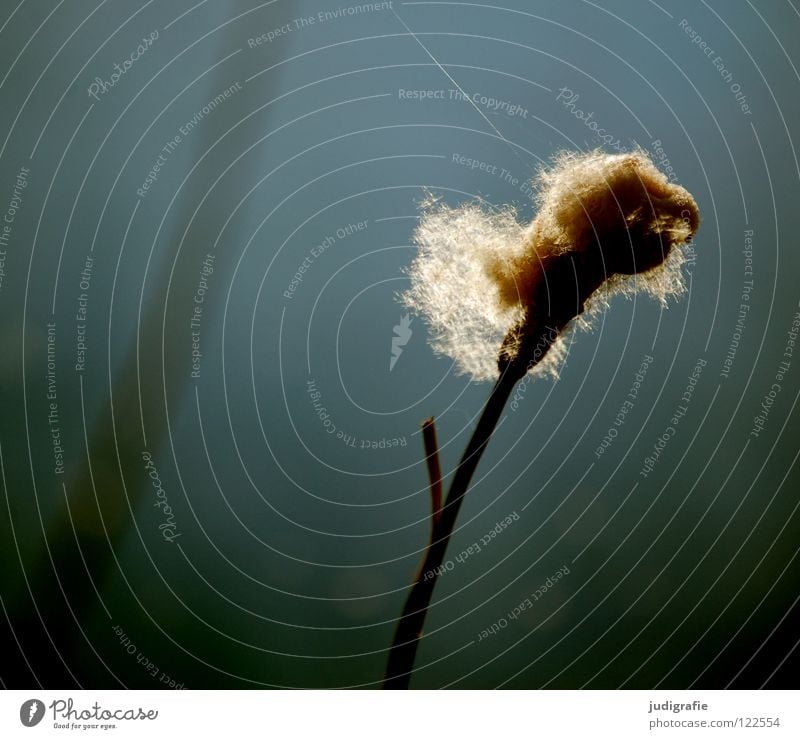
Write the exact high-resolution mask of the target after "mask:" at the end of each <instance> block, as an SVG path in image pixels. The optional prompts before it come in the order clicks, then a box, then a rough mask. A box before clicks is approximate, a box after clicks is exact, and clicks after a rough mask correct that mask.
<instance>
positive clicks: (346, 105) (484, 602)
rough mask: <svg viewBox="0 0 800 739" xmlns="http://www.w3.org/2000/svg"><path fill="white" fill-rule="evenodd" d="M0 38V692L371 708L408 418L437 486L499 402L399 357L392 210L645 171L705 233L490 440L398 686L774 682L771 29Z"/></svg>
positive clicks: (395, 26) (133, 6)
mask: <svg viewBox="0 0 800 739" xmlns="http://www.w3.org/2000/svg"><path fill="white" fill-rule="evenodd" d="M0 39H2V44H0V75H2V77H1V78H0V95H2V101H3V105H2V106H0V147H2V148H0V212H1V213H2V216H0V217H2V218H3V222H2V223H0V260H2V261H0V280H1V281H0V306H1V307H2V311H1V313H2V319H0V344H1V346H2V351H0V393H2V396H1V397H0V401H1V403H0V409H1V411H0V412H1V413H2V415H0V419H2V420H1V421H0V461H1V462H2V487H3V504H2V505H0V530H1V531H2V537H1V539H0V556H1V557H2V573H3V574H2V582H0V598H1V599H2V618H0V633H2V654H3V659H2V666H0V678H2V682H3V685H4V686H6V687H15V688H23V687H35V686H37V685H41V686H44V687H62V688H63V687H74V686H83V687H94V688H100V687H108V688H116V687H123V686H127V687H138V688H156V687H165V688H168V687H176V686H185V687H187V688H188V687H191V688H222V687H232V688H233V687H235V688H239V687H355V686H362V687H377V686H379V685H380V681H381V678H382V674H383V669H384V665H385V662H386V656H387V649H388V646H389V644H390V643H391V639H392V635H393V630H394V624H395V621H396V619H397V617H398V615H399V613H400V611H401V608H402V605H403V602H404V599H405V594H406V592H407V587H408V585H409V584H410V582H411V580H412V579H413V577H414V575H415V572H416V569H417V567H418V564H419V561H420V559H421V557H422V554H423V551H424V547H425V545H426V543H427V538H428V534H429V525H430V524H429V509H430V501H429V496H428V491H427V478H426V469H425V464H424V457H423V452H422V442H421V438H420V432H419V425H420V422H421V421H422V420H423V419H424V418H426V417H428V416H431V415H433V416H435V417H436V420H437V426H438V433H439V441H440V445H441V455H442V463H443V466H444V469H445V472H446V473H447V474H448V476H449V475H450V474H451V473H452V470H453V468H454V466H455V464H456V463H457V461H458V458H459V455H460V453H461V450H462V449H463V447H464V445H465V444H466V441H467V439H468V437H469V434H470V433H471V430H472V428H473V427H474V424H475V421H476V414H477V413H478V412H479V411H480V408H481V405H482V403H483V401H484V400H485V398H486V396H487V394H488V391H489V388H490V386H489V385H488V384H486V383H474V382H471V381H470V379H469V378H467V377H463V376H458V375H457V374H456V373H455V372H454V370H453V366H452V364H451V361H450V360H449V359H447V358H442V357H437V356H435V355H434V354H433V352H432V351H431V349H430V348H429V346H428V343H427V335H426V327H425V325H424V323H423V321H422V320H421V319H420V318H419V317H414V316H411V323H410V325H409V326H408V328H409V329H410V336H409V335H408V333H405V332H404V329H403V328H402V324H401V320H402V319H403V317H404V315H405V310H404V309H403V308H402V306H401V305H399V304H398V302H397V300H396V294H397V292H398V291H401V290H402V289H403V288H404V287H405V286H406V284H407V280H406V277H405V273H404V268H406V267H407V266H408V265H409V263H410V261H411V259H412V258H413V256H414V246H413V230H414V227H415V224H416V220H415V218H416V216H417V214H418V206H419V203H420V201H421V200H422V198H423V197H424V194H425V191H426V190H429V191H431V192H433V193H435V194H437V195H439V196H441V197H442V198H443V199H444V200H445V201H446V202H448V203H451V204H457V203H460V202H464V201H470V200H473V199H482V200H484V201H486V202H488V203H489V204H494V205H499V204H505V203H514V204H516V206H517V207H518V210H519V214H520V218H522V219H525V220H529V219H531V218H532V217H533V215H534V213H535V211H534V207H533V203H532V199H531V194H530V188H529V182H530V180H531V179H532V178H533V177H534V175H535V174H536V172H537V170H538V169H539V167H540V166H541V165H543V164H546V163H547V162H548V161H549V159H550V158H551V157H552V155H553V154H555V153H556V152H558V151H559V150H562V149H582V150H588V149H592V148H595V147H601V148H604V149H606V150H607V151H616V150H627V149H630V148H632V147H634V146H637V145H638V146H641V147H642V148H643V149H644V150H646V151H648V152H649V153H650V154H651V155H652V156H653V158H654V160H655V161H656V162H657V163H658V164H659V166H661V167H662V169H663V170H664V171H665V172H666V173H667V174H668V175H669V176H670V177H671V178H672V179H673V180H674V181H677V182H679V183H680V184H682V185H683V186H685V187H686V188H687V189H689V190H690V191H691V192H692V193H693V194H694V195H695V197H696V199H697V201H698V203H699V205H700V208H701V211H702V214H703V224H702V227H701V229H700V232H699V234H698V237H697V239H696V241H695V244H694V249H695V254H694V256H693V257H692V258H691V260H690V262H689V264H688V266H687V268H686V274H687V283H688V292H687V294H686V295H685V296H684V297H683V299H681V300H679V301H672V303H671V304H670V306H669V307H668V309H666V310H665V309H662V307H661V306H659V305H658V304H657V303H655V302H653V301H652V300H650V299H649V298H647V297H643V296H639V297H637V298H635V299H633V300H626V299H624V298H616V299H615V300H614V301H613V302H612V303H611V305H610V306H609V307H608V309H607V310H606V311H604V312H602V313H601V314H600V315H599V316H598V317H597V319H596V320H595V322H594V323H593V327H592V330H591V331H581V332H577V333H576V334H575V335H574V343H572V344H571V345H570V350H569V355H568V358H567V361H566V363H565V365H564V367H563V368H562V372H561V376H560V378H559V379H558V380H557V381H551V380H536V381H534V382H531V383H527V384H526V385H524V392H521V393H520V399H519V401H518V403H517V404H516V406H515V407H514V408H511V407H509V408H508V409H507V412H506V414H505V416H504V418H503V420H502V422H501V426H500V428H499V430H498V432H497V433H496V435H495V437H494V438H493V440H492V443H491V445H490V446H489V448H488V450H487V452H486V454H485V456H484V458H483V460H482V462H481V465H480V467H479V469H478V474H477V476H476V478H475V484H474V487H473V488H472V489H471V490H470V491H469V494H468V496H467V498H466V500H465V504H464V507H463V508H462V511H461V514H460V517H459V527H458V530H457V532H456V534H455V535H454V538H453V540H452V541H451V542H450V549H449V551H448V555H449V560H448V561H449V563H450V564H449V566H448V571H447V572H446V573H445V574H444V575H443V576H442V577H441V579H440V581H439V583H438V585H437V589H436V592H435V595H434V600H433V604H432V606H431V609H430V612H429V614H428V620H427V628H426V634H425V638H424V639H423V641H422V644H421V647H420V651H419V655H418V660H417V672H416V673H415V675H414V679H413V681H412V686H413V687H417V688H439V687H460V688H490V687H497V686H503V687H513V688H534V687H542V686H546V687H552V688H579V687H590V688H612V687H626V688H652V687H656V686H658V687H669V688H685V687H689V686H695V687H706V688H722V687H727V686H730V687H748V688H752V687H760V686H762V685H763V686H767V687H798V684H797V674H798V666H800V662H798V654H800V649H798V639H800V626H799V624H800V618H798V615H800V609H798V605H797V602H798V593H799V592H800V591H798V582H799V581H800V562H798V561H797V559H796V557H797V553H798V542H800V518H799V517H798V511H797V508H798V481H800V474H798V470H797V466H796V461H797V453H798V449H799V448H800V446H799V445H798V431H800V424H799V423H798V412H797V409H796V403H797V399H798V389H800V348H798V346H797V345H796V344H795V339H796V332H797V330H798V327H799V326H800V316H798V310H800V308H799V306H798V301H800V281H799V280H798V275H799V267H800V258H799V257H798V248H797V247H798V244H797V234H798V233H799V232H800V208H798V205H797V204H798V202H800V200H799V198H798V196H799V195H800V166H799V164H798V151H797V148H798V142H797V132H798V130H800V128H799V125H800V94H798V93H800V76H798V65H800V48H798V47H799V46H800V11H798V9H797V7H796V4H792V3H791V2H789V0H782V1H778V0H776V2H771V3H751V2H747V1H744V0H742V1H740V0H736V1H734V2H722V1H721V0H714V1H713V2H699V3H698V2H688V1H686V2H684V1H680V0H679V1H675V2H667V0H663V1H662V2H661V3H656V2H653V1H650V2H638V1H635V0H614V1H610V2H605V3H602V4H594V3H590V2H581V1H579V0H568V1H566V2H558V3H553V2H542V1H540V0H536V1H535V2H523V0H503V1H502V2H488V3H461V2H410V3H401V2H398V1H397V0H395V1H394V2H378V3H351V4H348V3H347V2H346V0H342V2H341V3H338V2H337V3H335V2H328V1H327V0H316V1H312V0H297V1H295V0H293V1H291V2H290V1H289V0H273V1H272V2H265V3H258V2H256V1H255V0H250V1H245V0H206V1H205V2H199V3H198V2H195V0H189V1H188V2H184V1H181V2H170V3H167V2H163V1H162V2H158V1H156V0H150V2H137V3H123V2H119V0H103V1H102V2H101V1H99V0H95V1H94V2H91V3H62V2H56V1H55V0H47V1H46V2H36V3H26V2H24V0H23V2H20V3H19V4H16V0H15V2H9V3H6V4H5V5H4V6H3V8H2V10H0ZM462 93H463V94H462ZM464 95H466V97H467V98H468V99H464ZM396 327H400V328H397V329H396ZM400 333H403V334H404V340H405V343H404V344H403V343H402V342H400V343H401V344H402V345H401V346H400V347H399V349H400V351H395V352H394V353H393V350H392V346H393V344H392V342H393V338H395V337H396V336H397V335H398V334H400ZM395 343H396V344H397V342H395ZM393 359H394V363H393V366H392V360H393ZM687 390H688V392H687ZM626 400H628V401H630V402H629V403H628V404H626ZM623 409H624V411H623ZM656 449H657V450H658V451H656ZM509 517H510V518H509ZM509 521H510V523H509ZM493 532H495V533H493ZM475 545H477V546H475ZM478 550H480V551H478ZM559 573H561V574H559ZM526 600H527V602H529V603H532V604H533V607H525V609H524V610H521V608H520V605H521V604H524V603H526ZM515 616H516V617H515Z"/></svg>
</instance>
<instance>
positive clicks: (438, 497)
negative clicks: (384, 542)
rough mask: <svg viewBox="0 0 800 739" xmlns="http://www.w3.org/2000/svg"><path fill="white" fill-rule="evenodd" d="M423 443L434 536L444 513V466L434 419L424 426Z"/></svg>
mask: <svg viewBox="0 0 800 739" xmlns="http://www.w3.org/2000/svg"><path fill="white" fill-rule="evenodd" d="M422 441H423V443H424V445H425V461H426V462H427V464H428V479H429V480H430V484H431V536H433V529H434V528H435V527H436V522H437V521H438V520H439V515H440V513H441V512H442V466H441V464H440V463H439V444H438V442H437V441H436V424H435V423H434V420H433V418H432V417H431V418H428V419H427V420H426V421H425V422H424V423H423V424H422Z"/></svg>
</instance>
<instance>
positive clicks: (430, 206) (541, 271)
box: [403, 150, 700, 379]
mask: <svg viewBox="0 0 800 739" xmlns="http://www.w3.org/2000/svg"><path fill="white" fill-rule="evenodd" d="M535 184H536V185H537V198H536V202H537V205H538V207H539V210H538V214H537V216H536V218H535V219H534V220H533V222H532V223H531V224H529V225H527V226H523V225H521V224H519V222H518V221H517V219H516V215H515V213H514V212H513V211H512V210H510V209H506V210H502V211H500V212H496V213H490V212H487V211H486V210H484V209H482V208H479V207H478V206H475V205H464V206H461V207H460V208H455V209H453V208H449V207H447V206H443V205H438V204H436V203H430V202H429V203H427V204H426V206H425V208H424V213H423V216H422V218H421V219H420V224H419V226H418V228H417V231H416V235H415V236H416V242H417V244H418V246H419V253H418V255H417V258H416V259H415V260H414V263H413V264H412V266H411V268H410V271H409V275H410V277H411V287H410V288H409V290H408V291H407V292H406V293H405V295H404V296H403V300H404V302H405V303H406V304H407V305H408V306H410V307H412V308H413V309H415V310H416V311H417V312H420V313H422V314H423V315H424V316H425V317H426V319H427V321H428V323H429V325H430V327H431V329H432V332H433V340H432V343H433V346H434V348H435V349H436V350H437V351H439V352H440V353H443V354H447V355H449V356H451V357H453V358H454V359H455V360H456V364H457V366H458V368H459V369H460V370H461V371H463V372H467V373H469V374H471V375H472V376H473V377H474V378H475V379H491V378H493V377H494V376H496V374H497V371H498V368H499V370H500V371H501V372H503V371H505V372H508V371H510V372H511V373H512V374H513V375H515V376H518V377H522V376H523V375H524V374H525V372H527V371H529V370H533V369H534V368H535V367H537V366H543V367H544V368H545V369H546V370H550V371H554V369H555V367H557V365H558V362H559V360H560V357H561V354H562V353H563V334H562V332H563V330H564V329H565V328H567V327H568V326H569V325H570V324H571V323H572V322H573V319H574V318H575V317H576V316H580V315H581V314H582V313H583V312H584V310H585V309H586V307H587V302H588V301H589V300H590V299H591V298H593V296H594V295H595V293H596V292H599V293H603V297H608V294H609V292H612V291H621V292H633V291H636V290H644V291H646V292H649V293H650V294H652V295H653V296H654V297H657V298H659V299H661V300H664V299H665V298H666V296H667V295H669V294H676V293H679V292H680V291H681V290H682V289H683V279H682V274H681V264H682V261H683V255H682V251H681V250H680V249H677V248H675V247H677V246H680V245H682V244H685V243H688V242H689V241H691V239H692V237H693V236H694V234H695V232H696V231H697V228H698V226H699V223H700V215H699V210H698V208H697V204H696V203H695V201H694V199H693V198H692V196H691V195H690V194H689V193H688V192H687V191H686V190H685V189H683V188H682V187H680V186H678V185H675V184H672V183H670V182H669V181H668V180H667V178H666V176H665V175H664V174H662V173H661V172H660V171H659V170H658V169H657V168H656V167H655V165H654V164H653V163H652V161H651V160H650V159H649V157H648V156H647V154H646V153H645V152H643V151H642V150H636V151H633V152H631V153H628V154H605V153H603V152H601V151H595V152H590V153H588V154H578V153H563V154H560V155H558V156H557V157H556V159H555V162H554V165H553V166H552V167H551V168H549V169H546V170H542V171H541V172H540V173H539V175H538V178H537V181H536V183H535ZM634 275H635V277H633V276H634ZM601 287H602V288H603V290H599V288H601ZM546 357H547V360H548V361H547V362H543V360H544V359H545V358H546Z"/></svg>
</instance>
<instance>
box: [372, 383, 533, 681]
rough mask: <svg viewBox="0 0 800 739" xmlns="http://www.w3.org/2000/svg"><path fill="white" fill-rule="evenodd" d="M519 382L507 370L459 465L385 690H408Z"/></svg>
mask: <svg viewBox="0 0 800 739" xmlns="http://www.w3.org/2000/svg"><path fill="white" fill-rule="evenodd" d="M518 379H519V375H517V374H513V373H512V372H510V371H506V372H503V374H502V375H501V376H500V379H498V380H497V382H496V383H495V385H494V387H493V388H492V392H491V395H489V398H488V400H487V401H486V405H485V406H484V408H483V413H482V414H481V417H480V420H479V421H478V425H477V427H476V428H475V431H474V432H473V434H472V438H471V439H470V440H469V444H467V448H466V450H465V451H464V455H463V456H462V457H461V461H460V462H459V464H458V468H457V469H456V473H455V475H454V477H453V482H452V484H451V485H450V492H449V493H448V495H447V501H446V503H445V505H444V507H443V508H442V509H441V512H440V514H439V516H438V517H435V518H434V524H433V533H432V534H431V543H430V545H429V546H428V550H427V552H426V554H425V560H424V562H423V565H422V567H420V570H419V573H418V574H417V579H416V581H415V582H414V586H413V587H412V589H411V592H410V593H409V596H408V599H407V600H406V604H405V607H404V608H403V615H402V616H401V617H400V621H399V622H398V624H397V630H396V631H395V635H394V641H393V642H392V649H391V652H390V653H389V663H388V665H387V668H386V678H385V680H384V683H383V687H384V689H392V690H405V689H407V688H408V683H409V681H410V679H411V673H412V671H413V669H414V658H415V657H416V654H417V646H418V645H419V640H420V638H421V636H422V627H423V625H424V623H425V616H426V614H427V612H428V605H429V604H430V602H431V596H432V595H433V588H434V585H435V584H436V578H437V576H438V575H437V573H438V570H439V567H440V566H441V564H442V562H443V561H444V555H445V552H446V551H447V545H448V543H449V541H450V536H451V534H452V533H453V528H454V526H455V523H456V518H457V516H458V511H459V509H460V508H461V501H462V500H463V498H464V495H465V493H466V492H467V488H468V487H469V483H470V480H471V479H472V475H473V474H474V472H475V468H476V467H477V466H478V462H479V461H480V458H481V455H482V454H483V450H484V449H485V448H486V444H487V443H488V442H489V439H490V438H491V436H492V433H493V432H494V429H495V427H496V426H497V422H498V421H499V420H500V415H501V414H502V412H503V408H505V405H506V401H507V400H508V397H509V395H511V391H512V390H513V389H514V386H515V385H516V384H517V380H518Z"/></svg>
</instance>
